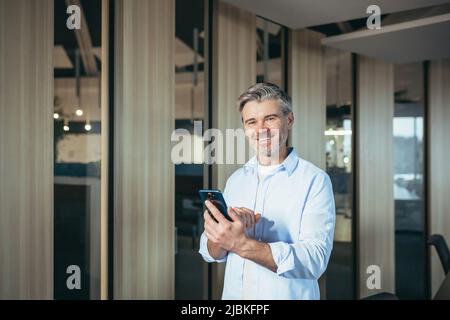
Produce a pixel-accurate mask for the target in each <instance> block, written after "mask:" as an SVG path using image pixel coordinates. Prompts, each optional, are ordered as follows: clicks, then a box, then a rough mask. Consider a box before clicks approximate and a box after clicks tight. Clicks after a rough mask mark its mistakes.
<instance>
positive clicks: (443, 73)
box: [428, 59, 450, 297]
mask: <svg viewBox="0 0 450 320" xmlns="http://www.w3.org/2000/svg"><path fill="white" fill-rule="evenodd" d="M428 96H429V101H428V108H429V109H428V114H429V119H428V123H429V138H428V141H430V143H429V155H428V157H429V168H430V169H429V184H428V188H429V195H430V201H429V203H430V205H429V221H430V227H429V229H430V230H429V233H430V235H431V234H435V233H438V234H442V235H443V236H444V238H445V239H446V241H447V244H448V245H450V197H449V194H448V190H450V179H449V177H450V167H449V160H448V159H449V158H450V151H449V150H450V139H449V137H450V126H449V124H448V123H449V120H450V102H449V101H450V59H445V60H437V61H431V62H430V69H429V94H428ZM430 250H431V290H432V297H434V295H435V294H436V291H437V290H438V289H439V287H440V285H441V283H442V281H443V279H444V271H443V268H442V265H441V262H440V260H439V257H438V255H437V253H436V249H435V248H434V247H433V248H431V249H430Z"/></svg>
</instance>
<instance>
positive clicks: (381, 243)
mask: <svg viewBox="0 0 450 320" xmlns="http://www.w3.org/2000/svg"><path fill="white" fill-rule="evenodd" d="M393 77H394V73H393V65H392V64H389V63H386V62H383V61H380V60H375V59H372V58H368V57H364V56H359V57H358V80H357V88H358V93H357V106H356V108H357V128H358V132H357V134H358V137H357V146H356V147H357V149H356V151H357V153H356V156H357V163H358V168H357V169H356V172H357V181H358V182H357V192H358V208H357V228H358V238H357V239H358V255H359V296H360V297H364V296H368V295H372V294H375V293H377V292H380V291H387V292H392V293H394V292H395V277H394V276H395V230H394V227H395V224H394V218H395V217H394V194H393V138H392V123H393V115H394V85H393ZM371 265H375V266H378V267H379V268H380V272H381V274H380V275H381V289H380V290H376V289H372V290H369V289H368V288H367V285H366V284H367V278H368V277H369V274H367V273H366V271H367V267H368V266H371Z"/></svg>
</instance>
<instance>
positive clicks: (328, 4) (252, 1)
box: [225, 0, 450, 29]
mask: <svg viewBox="0 0 450 320" xmlns="http://www.w3.org/2000/svg"><path fill="white" fill-rule="evenodd" d="M225 1H226V2H228V3H230V4H232V5H235V6H237V7H240V8H242V9H245V10H247V11H250V12H253V13H255V14H257V15H259V16H262V17H264V18H267V19H270V20H272V21H274V22H276V23H279V24H282V25H284V26H286V27H289V28H291V29H300V28H305V27H311V26H318V25H323V24H328V23H333V22H340V21H347V20H352V19H358V18H363V17H367V16H368V14H367V13H366V9H367V7H368V6H369V5H372V4H376V5H378V6H380V8H381V14H386V13H392V12H398V11H404V10H410V9H415V8H421V7H427V6H433V5H439V4H444V3H448V2H450V1H449V0H277V1H273V0H225Z"/></svg>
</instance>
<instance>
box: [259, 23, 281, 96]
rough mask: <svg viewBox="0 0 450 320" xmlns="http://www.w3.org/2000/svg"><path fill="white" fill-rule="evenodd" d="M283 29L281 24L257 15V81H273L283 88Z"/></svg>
mask: <svg viewBox="0 0 450 320" xmlns="http://www.w3.org/2000/svg"><path fill="white" fill-rule="evenodd" d="M282 30H283V28H282V27H281V26H280V25H278V24H276V23H273V22H271V21H268V20H266V19H264V18H261V17H256V48H257V50H256V61H257V64H256V70H257V77H256V82H271V83H274V84H276V85H277V86H279V87H280V88H283V81H282V70H283V68H282V59H281V43H282Z"/></svg>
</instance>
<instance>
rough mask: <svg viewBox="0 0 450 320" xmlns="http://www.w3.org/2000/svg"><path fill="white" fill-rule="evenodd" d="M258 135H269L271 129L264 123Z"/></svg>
mask: <svg viewBox="0 0 450 320" xmlns="http://www.w3.org/2000/svg"><path fill="white" fill-rule="evenodd" d="M257 132H258V137H261V136H262V137H267V136H269V134H270V129H269V128H267V127H266V126H265V125H262V126H261V128H258V131H257Z"/></svg>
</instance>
